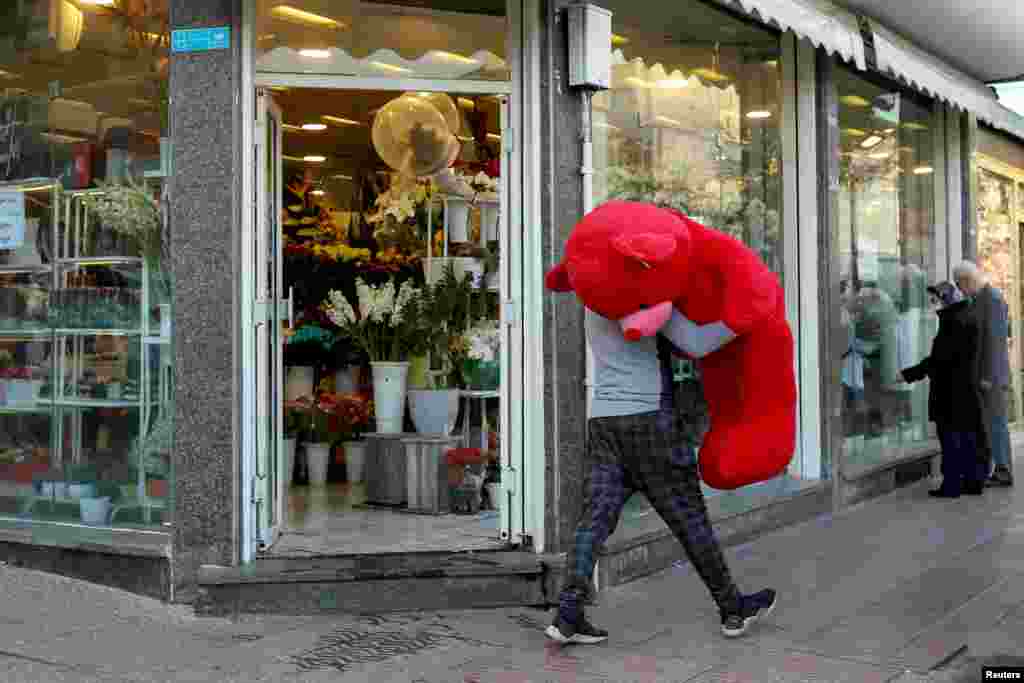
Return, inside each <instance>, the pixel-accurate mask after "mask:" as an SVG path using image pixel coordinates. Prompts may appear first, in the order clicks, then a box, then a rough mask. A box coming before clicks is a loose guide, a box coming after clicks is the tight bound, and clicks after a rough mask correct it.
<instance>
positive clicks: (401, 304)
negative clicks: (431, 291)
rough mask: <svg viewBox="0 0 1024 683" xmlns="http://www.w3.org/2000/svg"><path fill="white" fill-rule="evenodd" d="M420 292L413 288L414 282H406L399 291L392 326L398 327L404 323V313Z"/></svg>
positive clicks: (392, 316)
mask: <svg viewBox="0 0 1024 683" xmlns="http://www.w3.org/2000/svg"><path fill="white" fill-rule="evenodd" d="M419 293H420V290H418V289H416V288H415V287H413V286H412V282H411V281H409V280H406V281H405V282H403V283H402V287H401V289H399V290H398V298H396V299H395V309H394V311H392V313H391V326H392V327H397V326H398V325H399V324H400V323H401V322H402V312H403V311H404V310H405V307H406V306H408V305H409V302H410V301H412V300H413V298H414V297H417V296H419Z"/></svg>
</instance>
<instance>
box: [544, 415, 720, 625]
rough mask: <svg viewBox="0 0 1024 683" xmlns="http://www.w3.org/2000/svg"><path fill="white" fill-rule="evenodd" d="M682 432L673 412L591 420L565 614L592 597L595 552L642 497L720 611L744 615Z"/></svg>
mask: <svg viewBox="0 0 1024 683" xmlns="http://www.w3.org/2000/svg"><path fill="white" fill-rule="evenodd" d="M681 427H682V425H681V424H680V418H679V417H678V415H677V413H676V412H675V411H674V410H672V409H668V408H663V409H662V410H660V411H655V412H649V413H641V414H638V415H628V416H624V417H605V418H592V419H590V420H589V421H588V424H587V428H588V441H587V456H586V457H587V460H588V462H587V467H586V475H585V480H584V485H583V509H582V512H581V515H580V518H579V521H578V523H577V526H576V535H575V539H574V542H573V544H572V546H571V548H570V550H569V556H568V562H567V564H566V571H565V578H564V583H563V588H562V597H561V604H562V606H563V608H564V609H567V610H568V611H570V612H571V611H575V610H577V609H579V608H578V607H577V606H578V605H579V604H581V603H583V602H585V601H587V600H588V599H589V598H590V597H591V585H592V584H591V579H592V576H593V573H594V563H595V561H596V559H595V553H596V551H597V549H598V548H600V547H601V546H602V545H603V544H604V543H605V541H606V540H607V539H608V537H609V536H611V534H612V532H614V531H615V527H616V526H617V525H618V522H619V517H620V515H621V513H622V507H623V505H624V504H625V502H626V500H627V499H628V498H629V497H630V496H631V495H632V494H633V493H634V492H636V491H641V492H643V493H644V495H645V496H647V499H648V500H649V501H650V502H651V505H652V506H653V507H654V509H655V510H656V511H657V512H658V514H659V515H660V516H661V518H662V519H663V520H665V523H666V524H668V527H669V528H670V529H671V530H672V533H673V534H674V535H675V536H676V538H678V539H679V542H680V543H681V544H682V546H683V550H684V551H685V552H686V556H687V557H688V558H689V560H690V562H691V563H692V564H693V566H694V567H695V568H696V569H697V573H698V574H699V575H700V577H701V579H702V580H703V581H704V585H705V586H707V588H708V590H709V591H710V593H711V597H712V598H713V599H714V601H715V602H716V603H717V605H718V607H719V609H720V610H722V611H723V612H728V613H733V612H736V611H739V591H738V589H737V588H736V584H735V583H734V582H733V579H732V576H731V574H730V572H729V567H728V566H727V565H726V563H725V558H724V557H723V555H722V550H721V547H720V546H719V545H718V540H717V539H716V538H715V533H714V530H713V529H712V527H711V522H710V520H709V519H708V514H707V507H706V506H705V503H704V494H703V492H702V491H701V488H700V477H699V474H698V472H697V457H696V454H695V452H694V450H693V448H691V447H690V446H689V445H686V444H685V443H684V438H683V434H682V429H681ZM567 605H568V607H566V606H567ZM563 616H566V617H567V618H570V617H571V616H572V615H563Z"/></svg>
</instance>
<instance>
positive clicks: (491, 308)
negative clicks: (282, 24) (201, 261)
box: [266, 87, 502, 556]
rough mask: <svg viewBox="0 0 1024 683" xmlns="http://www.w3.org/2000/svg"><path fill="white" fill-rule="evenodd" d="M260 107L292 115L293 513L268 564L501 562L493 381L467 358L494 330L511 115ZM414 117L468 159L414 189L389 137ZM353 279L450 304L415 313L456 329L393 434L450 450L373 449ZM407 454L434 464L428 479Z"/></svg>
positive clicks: (287, 457)
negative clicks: (414, 555)
mask: <svg viewBox="0 0 1024 683" xmlns="http://www.w3.org/2000/svg"><path fill="white" fill-rule="evenodd" d="M266 96H268V97H271V98H272V99H273V101H274V103H275V104H276V105H277V107H279V108H280V111H281V116H282V128H283V131H282V132H283V136H282V137H283V142H282V149H281V151H282V155H283V159H282V166H283V191H282V196H281V209H282V210H281V221H280V226H281V235H282V238H283V253H284V259H283V271H284V273H283V275H284V291H285V292H288V293H290V296H291V297H292V298H293V302H292V305H293V310H294V320H293V321H292V324H291V326H289V327H286V328H285V329H284V338H285V346H284V364H285V369H284V373H285V385H284V395H283V396H282V397H281V398H282V401H283V402H284V405H283V409H284V415H285V426H286V429H285V449H284V453H283V454H282V455H283V458H284V462H283V467H282V470H281V471H282V472H283V474H282V476H281V481H280V485H281V487H282V489H281V491H282V502H283V510H284V512H283V514H282V519H281V528H280V534H279V536H278V538H277V541H276V542H275V543H274V544H273V545H272V546H270V547H269V548H268V549H267V553H268V554H269V555H273V556H309V555H316V554H334V553H342V554H370V553H381V552H415V551H430V550H482V549H493V548H499V547H501V542H500V535H499V522H500V512H499V506H500V505H501V504H502V503H501V502H500V498H501V496H500V495H499V491H500V489H499V480H500V469H499V467H498V452H499V451H498V446H499V442H500V438H501V425H500V424H499V410H498V407H499V400H498V396H499V391H498V389H499V387H498V383H497V379H498V377H497V374H496V371H495V372H492V373H491V376H490V377H484V376H483V375H484V374H486V373H482V372H481V373H477V371H476V370H474V369H470V368H468V366H467V365H466V360H467V348H466V346H465V345H466V344H469V343H471V340H470V335H471V334H473V333H474V331H476V330H480V329H483V328H486V327H487V326H491V327H490V328H489V329H491V330H493V329H494V328H493V326H494V323H495V322H496V320H497V318H498V312H497V301H498V296H497V295H498V278H497V270H496V268H497V263H498V256H499V254H498V252H499V240H498V233H497V229H498V225H499V216H498V209H499V208H500V200H499V188H500V183H499V176H500V164H499V159H500V158H501V133H500V131H501V121H500V116H501V99H500V98H499V97H497V96H489V95H469V94H459V93H450V94H444V93H431V92H425V91H424V92H409V93H403V92H401V91H397V92H396V91H357V90H325V89H302V88H284V87H281V88H274V89H272V90H270V91H269V92H268V93H267V95H266ZM420 115H422V116H426V117H427V118H426V119H425V120H427V121H434V122H435V123H437V124H438V125H443V126H444V127H445V129H446V130H448V131H451V133H452V134H453V136H454V139H455V140H457V144H456V145H455V148H454V149H452V150H442V152H443V155H442V156H443V157H444V158H443V159H442V160H441V161H443V163H440V164H434V165H433V166H434V167H433V168H426V166H423V167H422V168H420V169H419V170H418V171H417V172H416V173H415V174H405V173H402V172H399V170H398V169H397V168H396V167H399V166H401V164H402V163H403V162H402V161H401V160H397V161H396V159H399V158H400V157H401V155H402V151H401V150H398V152H397V156H396V152H395V151H394V150H393V149H392V148H391V147H392V146H393V145H394V143H393V141H394V140H395V139H396V136H397V137H398V138H401V137H402V136H401V133H400V132H399V133H395V132H394V131H395V130H399V131H400V130H404V129H403V125H404V123H403V121H404V120H405V118H406V117H410V120H411V119H414V118H415V117H416V116H420ZM431 117H433V118H431ZM386 121H392V122H393V127H392V128H388V127H387V126H386V125H385V122H386ZM389 125H390V124H389ZM410 125H413V124H410ZM413 127H415V126H413ZM404 139H408V136H407V137H406V138H404ZM425 156H429V155H424V154H419V155H418V157H417V158H418V159H419V160H420V161H422V160H423V159H424V158H425ZM428 161H429V160H428ZM449 162H452V163H451V165H450V166H448V163H449ZM427 165H431V164H430V163H428V164H427ZM446 167H447V170H445V168H446ZM439 172H440V173H439ZM428 244H429V245H430V246H429V253H428ZM357 280H360V281H363V282H365V283H366V284H367V286H369V287H377V286H382V285H384V284H385V283H387V282H389V281H390V282H393V283H395V287H396V289H399V290H401V288H402V286H403V283H407V284H408V285H409V286H411V287H416V288H421V289H422V288H424V287H425V286H426V287H427V288H428V291H430V292H431V295H432V299H433V300H435V301H438V302H443V301H448V302H449V305H448V307H447V308H445V307H444V306H443V305H442V306H441V308H435V309H431V310H430V311H423V310H419V311H418V314H419V315H421V316H422V317H423V318H424V320H423V321H422V322H423V323H424V324H427V325H434V326H437V327H438V328H444V330H445V331H444V333H443V334H441V335H439V336H437V337H436V338H435V339H434V340H433V341H431V342H430V343H427V344H425V345H420V348H419V349H418V350H416V351H414V352H412V355H413V356H414V357H413V359H412V361H411V365H410V370H409V375H408V379H407V382H408V384H407V387H408V390H407V397H406V409H405V415H404V418H401V424H391V425H390V431H392V432H397V433H401V434H402V435H404V436H405V437H410V438H412V439H413V440H414V441H415V440H416V439H417V438H418V437H419V438H420V439H421V441H422V440H424V439H423V437H426V439H425V441H424V442H425V443H426V442H429V441H430V439H434V440H435V441H436V440H437V438H438V437H442V440H443V443H435V444H427V445H423V446H410V445H409V442H408V441H403V442H402V443H399V442H398V441H396V440H393V439H383V440H381V439H379V437H380V436H381V435H380V434H379V432H382V431H384V424H385V421H386V418H385V415H384V411H385V409H384V407H383V399H382V398H381V394H380V387H379V386H377V387H376V388H375V385H380V384H381V382H382V380H381V378H380V376H378V375H375V371H374V370H373V369H372V367H371V365H372V364H371V363H370V360H371V359H370V357H369V355H368V354H367V352H366V350H365V348H364V347H362V346H361V344H360V343H359V341H358V340H356V339H354V338H353V337H352V336H350V335H348V334H346V332H345V330H346V329H347V328H345V327H344V325H339V324H338V318H337V316H336V315H334V314H333V313H332V311H336V310H337V309H338V308H343V307H344V304H341V303H340V302H339V301H338V299H337V297H339V296H341V297H344V298H345V299H346V300H347V302H348V303H349V304H350V305H351V306H352V308H353V310H354V311H357V312H359V315H360V316H363V315H364V314H366V313H367V309H366V308H364V306H365V303H366V302H364V301H361V298H360V296H361V295H360V291H359V287H358V286H357ZM332 307H333V308H332ZM496 359H497V356H496V355H495V357H493V358H492V359H491V360H490V361H489V363H490V365H492V366H493V364H494V361H496ZM478 375H479V376H478ZM438 401H441V404H440V405H441V410H440V413H439V414H438V411H437V408H436V407H431V406H436V405H437V404H438ZM445 437H447V438H446V439H445ZM378 442H379V443H378ZM410 448H420V449H421V452H422V453H423V458H424V460H423V462H429V464H427V465H425V470H421V471H420V472H419V474H418V475H417V474H414V473H413V472H411V471H410V470H409V467H410V465H408V464H407V463H409V462H412V459H411V458H410V457H409V456H408V455H407V454H408V449H410ZM375 452H377V453H380V455H379V456H378V457H376V458H375V457H374V453H375ZM398 463H402V467H401V468H398V467H396V465H397V464H398ZM425 471H426V472H427V473H426V474H425V473H424V472H425ZM439 473H440V474H439ZM417 477H418V478H419V479H418V481H416V479H417ZM431 479H432V481H427V480H431ZM417 487H419V488H420V489H421V490H422V495H419V494H418V493H417V491H416V489H417Z"/></svg>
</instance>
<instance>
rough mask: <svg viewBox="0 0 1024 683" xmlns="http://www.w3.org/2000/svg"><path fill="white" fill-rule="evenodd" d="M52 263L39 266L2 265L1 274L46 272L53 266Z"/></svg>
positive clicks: (0, 267) (0, 266)
mask: <svg viewBox="0 0 1024 683" xmlns="http://www.w3.org/2000/svg"><path fill="white" fill-rule="evenodd" d="M52 267H53V266H52V265H38V266H11V265H0V275H17V274H19V273H46V272H49V271H50V269H51V268H52Z"/></svg>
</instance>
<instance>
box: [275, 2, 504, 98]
mask: <svg viewBox="0 0 1024 683" xmlns="http://www.w3.org/2000/svg"><path fill="white" fill-rule="evenodd" d="M256 3H257V22H256V36H255V46H256V48H255V49H256V70H257V71H263V72H273V73H291V74H333V75H343V76H357V77H364V78H429V79H471V80H499V81H505V80H508V79H509V78H510V75H511V71H510V69H509V65H508V63H507V61H506V46H505V37H506V35H507V33H508V31H507V25H506V16H505V15H506V10H505V1H504V0H483V1H481V2H464V1H463V0H430V1H429V2H412V1H408V0H405V1H403V0H399V1H397V2H379V1H378V0H362V1H360V0H341V2H338V0H292V1H291V2H281V0H256Z"/></svg>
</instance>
